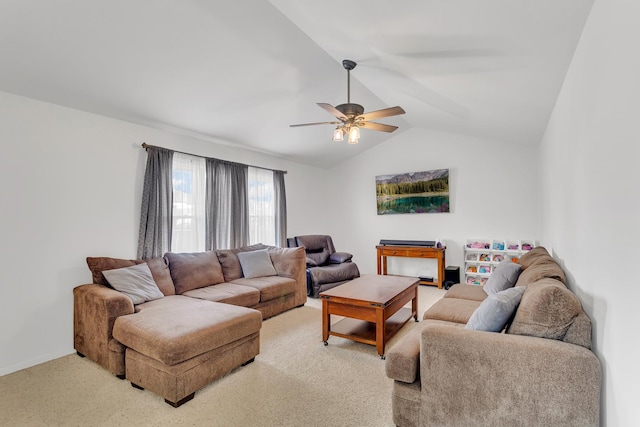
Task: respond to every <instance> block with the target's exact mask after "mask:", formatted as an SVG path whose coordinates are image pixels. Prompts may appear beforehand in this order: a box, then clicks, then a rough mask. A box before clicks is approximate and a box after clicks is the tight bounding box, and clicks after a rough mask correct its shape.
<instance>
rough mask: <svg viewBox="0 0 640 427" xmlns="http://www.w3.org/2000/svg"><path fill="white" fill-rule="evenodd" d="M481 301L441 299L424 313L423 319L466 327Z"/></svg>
mask: <svg viewBox="0 0 640 427" xmlns="http://www.w3.org/2000/svg"><path fill="white" fill-rule="evenodd" d="M480 304H481V301H473V300H468V299H459V298H441V299H440V300H439V301H437V302H436V303H435V304H433V305H432V306H431V307H430V308H429V309H428V310H427V311H425V312H424V316H423V319H424V320H427V319H433V320H444V321H447V322H453V323H461V324H463V325H466V324H467V322H468V321H469V319H470V318H471V315H472V314H473V312H474V311H476V309H477V308H478V307H479V306H480Z"/></svg>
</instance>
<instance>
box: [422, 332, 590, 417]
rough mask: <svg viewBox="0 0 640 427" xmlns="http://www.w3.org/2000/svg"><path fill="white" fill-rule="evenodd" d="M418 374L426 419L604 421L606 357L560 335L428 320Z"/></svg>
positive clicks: (423, 337)
mask: <svg viewBox="0 0 640 427" xmlns="http://www.w3.org/2000/svg"><path fill="white" fill-rule="evenodd" d="M420 379H421V384H422V390H421V396H422V402H423V405H424V406H423V407H424V408H428V410H426V411H424V413H423V414H422V415H423V417H426V418H427V420H426V424H430V423H431V424H434V425H441V424H448V425H461V426H463V425H576V426H591V425H594V426H596V425H598V423H599V407H600V382H601V367H600V362H599V360H598V358H597V357H596V356H595V354H594V353H592V352H591V351H590V350H588V349H586V348H584V347H581V346H578V345H573V344H568V343H564V342H562V341H556V340H550V339H544V338H535V337H528V336H522V335H513V334H503V333H492V332H481V331H471V330H467V329H463V328H456V327H452V326H449V325H441V324H429V325H426V326H425V327H424V329H423V330H422V333H421V339H420Z"/></svg>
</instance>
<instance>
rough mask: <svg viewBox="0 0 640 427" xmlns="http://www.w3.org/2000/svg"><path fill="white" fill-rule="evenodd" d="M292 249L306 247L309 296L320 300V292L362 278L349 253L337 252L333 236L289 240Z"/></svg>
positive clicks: (307, 236) (288, 243)
mask: <svg viewBox="0 0 640 427" xmlns="http://www.w3.org/2000/svg"><path fill="white" fill-rule="evenodd" d="M287 246H289V247H290V248H293V247H298V246H304V248H305V252H306V254H307V295H309V296H311V297H313V298H318V296H319V295H320V292H323V291H326V290H327V289H331V288H334V287H336V286H338V285H341V284H343V283H345V282H348V281H349V280H353V279H355V278H356V277H360V270H358V266H357V265H356V264H355V263H354V262H353V261H352V260H351V258H353V255H352V254H350V253H348V252H336V250H335V247H334V246H333V240H332V239H331V236H326V235H318V234H314V235H306V236H296V237H293V238H288V239H287Z"/></svg>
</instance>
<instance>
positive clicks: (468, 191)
mask: <svg viewBox="0 0 640 427" xmlns="http://www.w3.org/2000/svg"><path fill="white" fill-rule="evenodd" d="M365 132H366V131H363V134H362V138H361V140H360V144H366V143H367V139H366V135H365ZM345 148H346V149H348V147H345ZM537 159H538V155H537V148H536V147H527V146H523V145H522V144H519V143H518V142H516V141H514V142H513V143H499V142H494V141H487V140H480V139H476V138H472V137H468V136H461V135H453V134H449V133H443V132H434V131H428V130H425V129H417V128H413V129H409V130H407V131H404V132H402V133H400V134H399V135H397V136H395V137H394V138H391V139H390V140H388V141H387V142H385V143H384V144H380V145H378V146H376V147H373V148H372V149H370V150H367V151H366V152H365V153H363V154H361V155H360V156H358V157H356V158H353V159H350V160H349V161H347V162H345V163H343V164H341V165H339V166H337V167H335V168H333V169H332V170H331V176H330V178H329V187H330V190H329V195H330V197H329V202H328V203H327V211H328V213H330V215H331V216H330V218H331V223H330V224H329V226H328V227H327V232H330V233H331V234H333V237H334V243H335V245H336V249H338V250H345V251H349V252H352V253H353V254H354V260H355V261H356V262H357V263H358V266H359V267H360V270H361V272H363V273H375V272H376V269H377V264H376V250H375V246H376V245H377V244H378V243H379V242H380V239H406V240H435V239H438V238H439V239H443V240H445V242H446V244H447V251H446V257H447V265H458V266H460V269H461V276H462V275H463V266H464V264H463V246H464V244H465V242H466V239H474V238H487V239H493V238H503V239H533V240H537V239H539V225H540V224H539V218H540V217H539V195H538V169H537V164H538V161H537ZM447 168H448V169H449V174H450V177H449V185H450V209H451V212H450V213H438V214H397V215H378V214H377V212H376V190H375V177H376V176H377V175H385V174H394V173H404V172H417V171H424V170H432V169H447ZM389 272H393V273H397V274H411V275H422V274H424V275H432V276H436V275H437V270H436V265H435V262H431V263H430V262H429V260H411V259H406V258H405V259H401V258H389ZM461 279H462V277H461Z"/></svg>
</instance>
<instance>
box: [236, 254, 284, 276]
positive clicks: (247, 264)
mask: <svg viewBox="0 0 640 427" xmlns="http://www.w3.org/2000/svg"><path fill="white" fill-rule="evenodd" d="M238 260H239V261H240V266H241V267H242V274H243V275H244V277H246V278H247V279H252V278H254V277H265V276H275V275H277V274H278V273H276V269H275V268H274V267H273V263H272V262H271V257H270V256H269V250H268V249H261V250H259V251H251V252H239V253H238Z"/></svg>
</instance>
